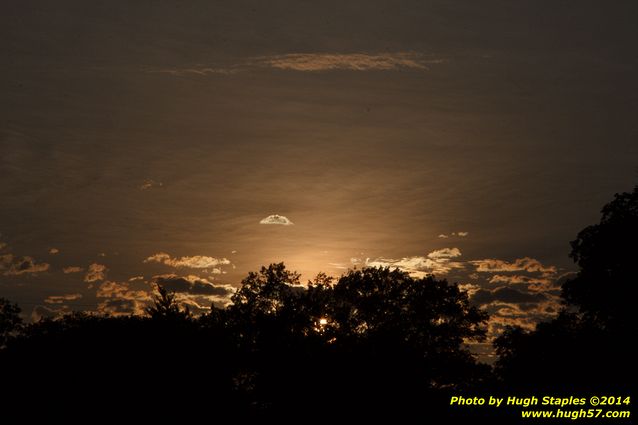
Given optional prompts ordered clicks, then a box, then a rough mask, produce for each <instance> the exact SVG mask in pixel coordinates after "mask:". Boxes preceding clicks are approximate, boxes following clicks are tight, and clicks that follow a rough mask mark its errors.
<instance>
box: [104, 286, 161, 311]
mask: <svg viewBox="0 0 638 425" xmlns="http://www.w3.org/2000/svg"><path fill="white" fill-rule="evenodd" d="M96 297H97V298H105V299H104V300H102V301H100V302H99V304H98V306H97V311H98V312H100V313H103V314H110V315H114V316H119V315H125V314H143V313H144V309H145V308H146V307H147V306H148V305H149V304H150V302H151V299H152V298H151V294H150V293H149V292H148V291H145V290H134V289H132V288H131V286H130V284H129V283H128V282H115V281H106V282H103V283H102V284H100V286H98V289H97V293H96Z"/></svg>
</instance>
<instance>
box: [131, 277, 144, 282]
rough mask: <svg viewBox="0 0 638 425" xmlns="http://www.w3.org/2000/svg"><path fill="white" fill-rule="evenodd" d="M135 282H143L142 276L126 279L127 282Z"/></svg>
mask: <svg viewBox="0 0 638 425" xmlns="http://www.w3.org/2000/svg"><path fill="white" fill-rule="evenodd" d="M136 280H144V276H133V277H130V278H129V279H128V281H129V282H135V281H136Z"/></svg>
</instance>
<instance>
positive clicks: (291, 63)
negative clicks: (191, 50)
mask: <svg viewBox="0 0 638 425" xmlns="http://www.w3.org/2000/svg"><path fill="white" fill-rule="evenodd" d="M442 62H444V60H443V59H440V58H435V57H433V56H431V55H425V54H422V53H417V52H379V53H370V52H350V53H288V54H282V55H269V56H256V57H252V58H247V59H245V60H242V61H239V62H236V63H234V64H232V65H219V66H215V65H198V66H186V67H171V68H159V69H147V70H146V72H148V73H155V74H166V75H173V76H178V77H188V76H214V75H218V76H221V75H233V74H237V73H240V72H246V71H251V70H255V69H260V68H271V69H279V70H284V71H297V72H322V71H359V72H360V71H396V70H401V69H412V70H417V71H424V70H427V69H429V67H430V66H431V65H435V64H440V63H442Z"/></svg>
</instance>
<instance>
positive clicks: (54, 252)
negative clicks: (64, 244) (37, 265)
mask: <svg viewBox="0 0 638 425" xmlns="http://www.w3.org/2000/svg"><path fill="white" fill-rule="evenodd" d="M59 252H60V250H59V249H57V248H51V249H49V254H51V255H55V254H58V253H59Z"/></svg>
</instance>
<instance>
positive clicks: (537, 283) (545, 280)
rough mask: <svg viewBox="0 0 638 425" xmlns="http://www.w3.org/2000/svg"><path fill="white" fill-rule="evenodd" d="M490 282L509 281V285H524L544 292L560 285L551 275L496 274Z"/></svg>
mask: <svg viewBox="0 0 638 425" xmlns="http://www.w3.org/2000/svg"><path fill="white" fill-rule="evenodd" d="M489 282H490V283H494V284H499V283H507V284H509V285H523V286H525V287H526V288H527V290H529V291H534V292H542V291H549V290H552V289H557V288H558V287H559V286H560V285H559V284H557V282H556V279H554V278H551V277H534V276H522V275H517V274H516V275H503V274H496V275H494V276H492V277H491V278H490V280H489Z"/></svg>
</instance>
